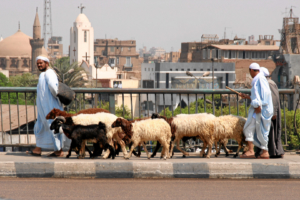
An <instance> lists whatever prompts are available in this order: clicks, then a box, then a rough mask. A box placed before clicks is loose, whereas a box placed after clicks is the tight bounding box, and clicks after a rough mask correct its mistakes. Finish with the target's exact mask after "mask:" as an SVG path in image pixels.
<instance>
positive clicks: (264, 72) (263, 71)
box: [260, 67, 270, 76]
mask: <svg viewBox="0 0 300 200" xmlns="http://www.w3.org/2000/svg"><path fill="white" fill-rule="evenodd" d="M260 69H261V71H262V73H263V74H264V75H265V76H270V72H269V70H268V69H267V68H265V67H261V68H260Z"/></svg>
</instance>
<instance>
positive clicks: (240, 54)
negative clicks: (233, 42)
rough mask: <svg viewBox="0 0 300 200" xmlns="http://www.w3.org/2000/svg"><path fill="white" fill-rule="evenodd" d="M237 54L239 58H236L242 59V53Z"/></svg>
mask: <svg viewBox="0 0 300 200" xmlns="http://www.w3.org/2000/svg"><path fill="white" fill-rule="evenodd" d="M238 52H239V55H238V56H239V57H238V58H239V59H243V51H238Z"/></svg>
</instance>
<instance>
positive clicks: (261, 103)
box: [240, 63, 273, 159]
mask: <svg viewBox="0 0 300 200" xmlns="http://www.w3.org/2000/svg"><path fill="white" fill-rule="evenodd" d="M249 72H250V75H251V77H252V78H253V80H252V83H251V85H252V88H251V96H249V95H247V94H242V93H241V94H240V96H241V97H242V98H244V99H250V100H251V105H250V108H249V114H248V118H247V121H246V124H245V126H244V135H245V138H246V141H247V142H248V145H249V150H248V151H246V152H245V153H244V154H243V155H241V156H240V158H255V152H254V145H255V146H257V147H258V148H260V149H262V152H261V154H260V156H258V157H257V158H261V159H268V158H269V153H268V136H269V131H270V127H271V119H272V116H273V103H272V95H271V90H270V87H269V83H268V81H267V79H266V78H265V76H264V75H263V73H261V72H260V66H259V64H257V63H252V64H251V65H250V66H249Z"/></svg>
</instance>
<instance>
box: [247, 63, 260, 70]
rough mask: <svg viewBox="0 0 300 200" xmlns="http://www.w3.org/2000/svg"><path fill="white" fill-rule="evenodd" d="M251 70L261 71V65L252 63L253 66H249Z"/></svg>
mask: <svg viewBox="0 0 300 200" xmlns="http://www.w3.org/2000/svg"><path fill="white" fill-rule="evenodd" d="M249 69H253V70H259V71H260V67H259V64H257V63H252V64H251V65H250V66H249Z"/></svg>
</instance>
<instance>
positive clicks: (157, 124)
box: [111, 118, 172, 159]
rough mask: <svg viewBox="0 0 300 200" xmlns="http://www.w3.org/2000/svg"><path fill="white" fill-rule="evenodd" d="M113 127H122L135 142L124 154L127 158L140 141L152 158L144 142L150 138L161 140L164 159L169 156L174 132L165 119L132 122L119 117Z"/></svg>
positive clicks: (148, 155)
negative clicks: (126, 153) (127, 152)
mask: <svg viewBox="0 0 300 200" xmlns="http://www.w3.org/2000/svg"><path fill="white" fill-rule="evenodd" d="M111 127H112V128H115V127H121V128H122V130H123V131H124V133H125V134H126V135H127V136H129V137H130V138H131V141H132V142H133V144H132V146H131V149H130V153H129V154H128V155H126V156H124V158H125V159H129V158H130V157H131V154H132V151H133V150H134V148H135V147H136V146H138V145H139V144H140V143H142V144H143V146H144V150H145V151H146V153H147V157H148V159H150V154H149V152H148V151H147V148H146V147H145V144H144V142H146V141H150V140H154V141H159V142H160V144H161V145H162V146H163V150H162V157H163V158H164V159H166V158H167V157H169V156H168V155H169V144H170V141H171V135H172V133H171V128H170V126H169V124H168V123H167V122H166V121H165V120H163V119H147V120H142V121H136V122H134V123H130V122H129V121H127V120H126V119H122V118H118V119H116V121H115V122H114V123H113V124H112V125H111Z"/></svg>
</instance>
